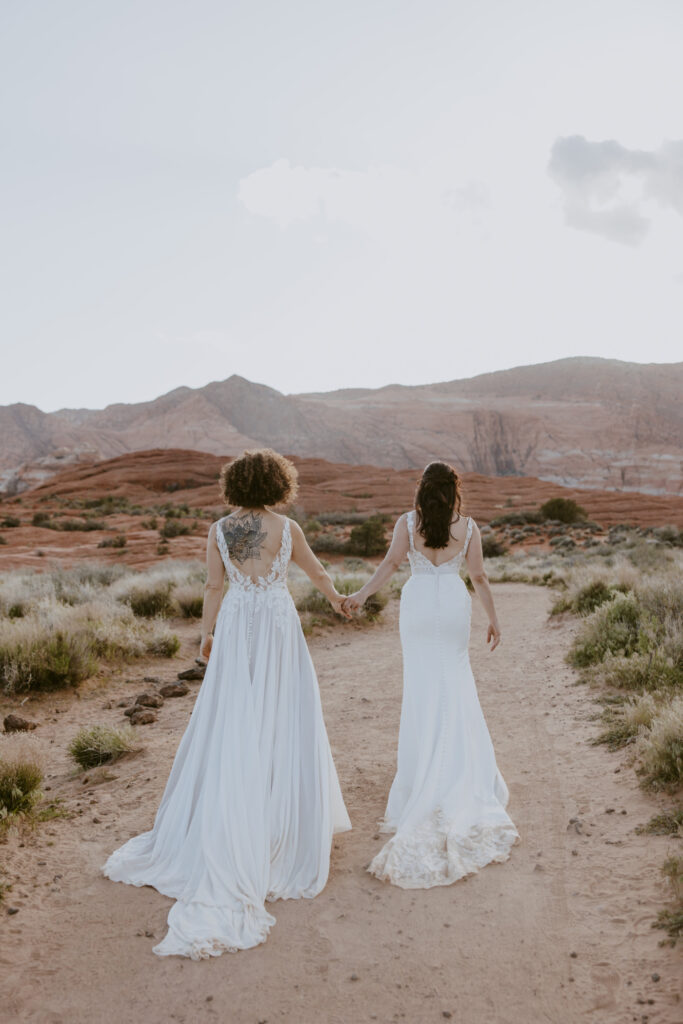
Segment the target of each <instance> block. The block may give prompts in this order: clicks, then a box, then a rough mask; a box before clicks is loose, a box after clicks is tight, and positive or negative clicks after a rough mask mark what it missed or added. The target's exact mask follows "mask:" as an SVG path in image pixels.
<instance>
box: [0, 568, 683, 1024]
mask: <svg viewBox="0 0 683 1024" xmlns="http://www.w3.org/2000/svg"><path fill="white" fill-rule="evenodd" d="M549 599H550V595H549V594H548V593H547V592H546V591H545V590H543V589H540V588H533V587H526V586H522V585H517V584H512V585H504V586H498V587H496V600H497V604H498V608H499V613H500V617H501V620H502V622H503V623H504V632H505V639H504V643H503V644H502V645H501V647H500V648H499V650H498V651H496V652H495V653H494V654H491V653H489V652H488V651H487V650H486V649H485V647H484V644H483V632H484V628H483V617H482V613H481V609H480V608H479V606H478V604H476V603H475V614H474V621H473V640H472V645H471V648H472V651H471V653H472V663H473V668H474V672H475V677H476V679H477V683H478V687H479V693H480V698H481V703H482V706H483V708H484V713H485V715H486V718H487V721H488V724H489V728H490V731H491V734H492V737H493V740H494V745H495V747H496V752H497V757H498V763H499V765H500V767H501V770H502V772H503V774H504V776H505V778H506V780H507V782H508V785H509V787H510V792H511V802H510V808H509V809H510V813H511V815H512V817H513V819H514V821H515V823H516V824H517V827H518V829H519V831H520V833H521V836H522V841H521V843H520V844H519V845H517V846H516V847H515V848H514V849H513V852H512V857H511V859H510V860H509V861H508V862H507V863H505V864H502V865H491V866H489V867H487V868H486V869H484V870H483V871H482V872H481V873H480V874H478V875H476V876H473V877H471V878H469V879H467V880H464V881H461V882H458V883H456V884H455V885H453V886H449V887H445V888H435V889H431V890H428V891H422V892H411V891H404V890H401V889H398V888H395V887H392V886H390V885H388V884H386V883H381V882H379V881H377V880H376V879H374V878H372V877H371V876H370V875H368V874H367V872H365V870H364V866H365V865H366V864H367V863H368V862H369V860H370V859H371V857H372V855H373V854H374V852H375V851H376V850H377V849H378V847H379V845H380V844H381V842H382V840H381V839H380V838H379V837H378V836H377V835H376V832H375V822H376V820H377V819H378V818H379V817H380V816H381V814H382V812H383V810H384V801H385V799H386V795H387V792H388V788H389V784H390V782H391V778H392V774H393V768H394V759H395V746H396V737H397V729H398V716H399V709H400V696H401V660H400V646H399V643H398V635H397V611H398V607H397V603H396V602H394V603H392V604H391V605H390V607H389V608H388V609H387V614H386V622H385V624H384V625H383V626H381V627H376V628H374V629H369V630H359V629H348V628H341V629H339V630H337V631H330V632H328V633H326V635H324V636H319V637H316V638H315V639H313V640H312V642H311V649H312V652H313V656H314V660H315V663H316V666H317V669H318V672H319V678H320V683H321V691H322V695H323V704H324V709H325V716H326V721H327V724H328V731H329V735H330V740H331V742H332V746H333V749H334V754H335V759H336V763H337V766H338V769H339V774H340V779H341V783H342V789H343V791H344V795H345V798H346V803H347V807H348V809H349V813H350V815H351V819H352V822H353V826H354V828H353V831H352V832H350V833H346V834H344V835H342V836H339V837H338V839H337V840H336V841H335V847H334V851H333V859H332V869H331V873H330V880H329V882H328V885H327V887H326V889H325V890H324V891H323V893H322V894H321V895H320V896H319V897H317V898H316V899H315V900H313V901H292V902H288V903H277V904H275V905H273V908H272V909H273V910H274V912H275V915H276V917H277V924H276V926H275V928H274V929H273V931H272V932H271V935H270V937H269V939H268V941H267V942H266V944H265V945H263V946H261V947H259V948H258V949H256V950H252V951H248V952H243V953H239V954H234V955H230V954H226V955H224V956H222V957H219V958H216V959H213V960H210V961H202V962H199V963H193V962H192V961H188V960H181V959H179V958H168V959H165V960H159V958H157V957H156V956H155V955H154V954H153V953H152V952H151V947H152V945H153V944H154V941H158V940H159V938H160V937H161V936H162V935H163V934H164V932H165V921H166V915H167V912H168V908H169V907H170V905H171V901H170V900H169V899H167V898H166V897H163V896H161V895H159V894H158V893H157V892H156V891H155V890H153V889H151V888H148V887H144V888H141V889H136V888H133V887H130V886H124V885H120V884H115V883H112V882H110V881H108V880H107V879H104V878H102V877H101V876H100V875H99V872H98V867H99V865H100V864H101V863H103V861H104V860H105V858H106V856H107V854H108V853H109V852H110V851H111V850H112V849H113V848H114V847H115V846H118V845H119V844H120V843H121V842H123V841H124V840H125V839H126V838H128V837H129V836H130V835H131V834H134V833H136V832H139V831H142V830H143V829H146V828H149V827H150V826H151V824H152V821H153V816H154V812H155V810H156V806H157V804H158V800H159V797H160V795H161V792H162V790H163V786H164V784H165V781H166V778H167V774H168V769H169V767H170V761H171V759H172V757H173V753H174V752H175V748H176V746H177V742H178V739H179V736H180V732H181V730H182V728H183V726H184V723H185V722H186V720H187V715H188V712H189V708H190V705H189V703H188V702H189V700H190V698H183V699H179V700H175V701H167V703H166V705H165V706H164V708H163V709H162V711H161V714H160V720H159V722H158V723H157V724H155V725H154V726H151V727H148V728H146V729H145V730H144V742H145V744H146V749H145V750H144V752H143V753H142V754H141V755H140V756H138V757H137V758H134V759H131V760H126V761H122V762H119V763H118V764H117V765H115V766H114V768H113V769H111V770H110V771H109V772H108V773H105V781H99V779H100V777H99V776H98V774H97V773H91V775H90V776H89V782H88V783H86V784H83V783H82V782H81V781H80V779H76V778H74V777H73V776H72V774H71V773H70V770H69V768H68V765H67V761H66V758H65V757H64V755H63V749H64V747H65V744H66V742H67V740H68V737H69V736H70V735H71V734H72V733H73V731H74V729H75V723H78V724H81V723H82V722H87V721H120V720H121V717H120V716H121V713H120V710H119V709H112V710H106V711H105V710H103V709H102V701H103V691H102V690H101V689H100V690H98V691H93V692H91V693H89V694H87V693H86V694H84V696H83V697H82V698H81V699H80V700H77V699H75V698H73V697H67V696H64V697H61V698H59V699H58V700H56V699H55V698H50V699H49V701H45V700H44V701H43V702H42V704H40V703H37V704H36V705H34V707H33V708H32V709H31V713H32V715H33V717H35V718H37V719H38V720H40V721H42V722H43V725H42V726H41V743H43V744H44V745H46V748H47V749H51V751H52V759H51V770H52V772H53V773H54V778H53V779H52V780H51V782H52V784H53V792H54V793H58V794H59V795H60V796H62V797H64V799H65V801H66V803H67V805H68V806H70V807H71V808H72V809H74V810H75V811H76V813H77V816H76V817H75V818H73V819H72V820H70V821H63V820H57V821H54V822H52V823H50V824H47V825H44V826H42V828H41V830H40V832H39V833H37V834H36V836H35V837H33V838H30V839H29V838H27V839H26V842H25V846H23V847H19V846H18V840H17V839H16V838H15V839H11V840H10V843H9V844H8V845H7V846H5V847H0V859H2V860H4V861H5V863H6V864H8V865H10V866H11V868H12V869H13V871H12V872H11V873H13V874H14V873H16V875H17V876H18V877H19V878H20V879H21V880H22V881H20V882H18V883H15V885H14V888H13V890H12V893H11V894H10V895H9V896H8V899H7V902H9V903H12V904H13V905H15V906H19V907H20V912H19V913H18V914H16V915H14V916H12V917H8V916H6V915H5V914H0V922H1V923H0V929H1V932H0V935H1V938H2V945H1V948H0V971H1V976H2V992H3V996H2V1005H1V1006H0V1020H2V1021H3V1022H4V1021H8V1022H9V1021H15V1020H19V1021H40V1022H43V1021H46V1022H55V1024H56V1022H65V1024H66V1022H67V1021H68V1022H81V1021H82V1022H93V1021H102V1022H110V1021H111V1022H114V1021H116V1022H118V1024H129V1022H130V1024H139V1022H142V1021H145V1022H148V1024H156V1022H162V1021H163V1022H166V1021H177V1022H187V1024H194V1022H195V1021H211V1020H215V1021H220V1022H230V1024H258V1022H261V1024H264V1022H267V1024H275V1022H277V1021H286V1022H292V1024H314V1022H315V1024H320V1022H324V1024H328V1022H329V1024H356V1022H359V1024H360V1022H366V1021H367V1022H369V1021H379V1022H393V1021H407V1022H415V1024H422V1022H424V1024H427V1022H432V1021H433V1022H436V1021H439V1020H444V1019H452V1020H454V1021H458V1022H460V1024H537V1022H546V1021H548V1022H557V1024H560V1022H561V1024H572V1022H575V1021H584V1020H586V1021H591V1022H597V1024H624V1022H627V1021H632V1020H633V1021H639V1022H646V1021H647V1022H652V1024H674V1022H676V1021H680V1019H681V1018H682V1017H683V1013H682V1012H681V1006H680V1004H679V1003H678V999H679V993H678V992H677V987H676V978H677V971H678V972H679V971H680V953H679V952H678V951H675V950H673V951H672V950H670V949H663V948H660V947H658V945H657V940H658V938H659V936H660V933H658V932H653V931H652V930H651V928H650V923H651V921H652V919H653V918H654V916H655V915H656V910H657V908H658V907H659V906H660V905H661V904H662V901H663V898H664V897H663V892H664V889H663V886H662V884H661V882H660V881H659V877H658V868H659V865H660V864H661V863H662V861H663V860H664V858H665V856H666V855H667V852H668V851H669V850H672V849H674V848H675V846H676V843H675V841H674V840H671V839H667V838H659V837H654V838H653V837H644V836H638V835H636V834H635V833H634V826H635V825H636V824H640V823H642V822H644V821H647V819H648V818H649V817H650V815H651V814H652V813H653V812H654V810H655V803H654V801H653V800H652V798H650V797H646V796H644V795H643V794H642V793H641V792H640V790H639V789H638V786H637V783H636V780H635V776H634V773H633V772H632V771H631V770H630V769H628V768H625V769H624V770H623V771H621V770H620V765H621V763H622V760H623V759H622V758H621V757H620V756H619V755H611V754H609V753H608V752H607V751H606V750H605V749H604V748H602V747H593V746H590V745H588V741H589V739H590V738H591V737H592V736H594V735H595V731H596V727H595V724H594V723H593V722H592V721H591V716H592V715H594V714H595V705H594V704H593V703H592V699H591V698H592V695H591V694H590V693H588V692H587V691H586V690H585V689H584V688H582V687H576V686H573V685H572V684H573V681H574V680H573V674H572V673H571V671H570V670H569V669H568V668H567V667H566V666H565V665H564V662H563V655H564V652H565V651H566V649H567V644H568V641H569V635H570V633H571V630H572V629H573V628H575V627H574V625H573V624H572V623H571V622H555V623H552V624H551V623H549V622H548V621H547V608H548V602H549ZM194 632H195V629H194V628H192V629H191V630H189V631H188V632H187V635H186V638H185V651H186V652H187V653H190V652H191V651H193V648H192V647H191V646H190V641H191V640H194V639H195V637H194ZM136 674H137V675H138V678H139V676H141V675H142V674H143V673H142V672H141V671H139V670H138V671H137V672H136ZM166 675H167V676H168V677H169V678H171V677H172V676H173V672H172V671H171V670H170V669H166ZM130 689H131V686H130V684H129V685H128V686H126V685H125V683H124V682H123V681H122V680H119V681H118V683H114V682H112V683H110V684H109V686H108V688H107V691H106V696H112V697H114V698H116V697H118V696H120V695H121V693H124V692H126V691H127V690H128V691H130ZM138 689H139V685H135V686H134V688H133V692H137V691H138ZM60 703H61V706H62V707H63V708H64V709H72V710H73V714H70V715H69V716H68V717H69V718H70V719H71V721H70V722H69V723H68V724H67V723H66V722H65V719H66V718H67V715H57V716H55V715H53V714H52V711H53V705H55V706H56V705H60ZM25 710H26V709H25ZM51 740H54V744H51V743H50V741H51ZM78 805H80V806H78ZM608 809H613V810H610V811H609V812H608ZM623 811H625V812H626V813H622V812H623ZM79 812H80V813H79ZM571 818H574V819H579V820H578V821H577V822H575V823H574V824H570V823H569V820H570V819H571ZM95 819H97V820H95ZM48 844H53V845H48ZM39 861H43V862H44V863H43V864H42V865H41V864H39ZM145 932H147V933H150V934H149V935H145ZM572 953H576V954H577V955H576V956H575V957H572V955H571V954H572ZM653 973H656V974H659V976H660V980H659V981H653V980H652V977H651V976H652V974H653ZM649 1000H654V1002H653V1003H650V1002H648V1001H649Z"/></svg>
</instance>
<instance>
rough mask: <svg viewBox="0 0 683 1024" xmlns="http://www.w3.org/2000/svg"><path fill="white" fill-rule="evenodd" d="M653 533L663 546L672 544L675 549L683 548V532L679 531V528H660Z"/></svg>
mask: <svg viewBox="0 0 683 1024" xmlns="http://www.w3.org/2000/svg"><path fill="white" fill-rule="evenodd" d="M652 532H653V535H654V536H655V537H656V538H657V540H660V541H662V543H663V544H671V546H672V547H675V548H680V547H683V530H679V529H678V527H677V526H658V527H656V528H655V529H654V530H653V531H652Z"/></svg>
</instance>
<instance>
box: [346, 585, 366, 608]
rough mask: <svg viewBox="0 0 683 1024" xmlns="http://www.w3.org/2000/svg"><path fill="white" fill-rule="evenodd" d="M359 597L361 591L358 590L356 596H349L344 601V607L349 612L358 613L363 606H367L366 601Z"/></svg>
mask: <svg viewBox="0 0 683 1024" xmlns="http://www.w3.org/2000/svg"><path fill="white" fill-rule="evenodd" d="M359 595H360V590H357V591H356V593H355V594H349V596H348V597H347V598H346V600H345V601H344V607H345V608H346V611H347V612H357V611H360V609H361V608H362V607H363V605H364V604H365V600H364V599H363V598H362V597H360V596H359Z"/></svg>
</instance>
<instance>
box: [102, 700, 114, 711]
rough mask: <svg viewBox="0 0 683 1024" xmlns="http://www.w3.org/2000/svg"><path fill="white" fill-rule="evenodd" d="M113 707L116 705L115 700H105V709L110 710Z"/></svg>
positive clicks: (103, 708) (103, 707)
mask: <svg viewBox="0 0 683 1024" xmlns="http://www.w3.org/2000/svg"><path fill="white" fill-rule="evenodd" d="M113 707H114V701H113V700H106V701H105V702H104V704H103V705H102V710H103V711H108V710H109V709H110V708H113Z"/></svg>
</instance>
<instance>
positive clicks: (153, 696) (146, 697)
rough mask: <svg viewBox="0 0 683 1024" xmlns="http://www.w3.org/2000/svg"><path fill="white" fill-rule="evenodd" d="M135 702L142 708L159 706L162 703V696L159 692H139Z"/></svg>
mask: <svg viewBox="0 0 683 1024" xmlns="http://www.w3.org/2000/svg"><path fill="white" fill-rule="evenodd" d="M135 703H136V704H138V705H140V706H141V707H144V708H160V707H161V705H162V704H163V703H164V698H163V697H162V696H161V694H160V693H149V692H147V693H139V694H138V695H137V697H136V698H135Z"/></svg>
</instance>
